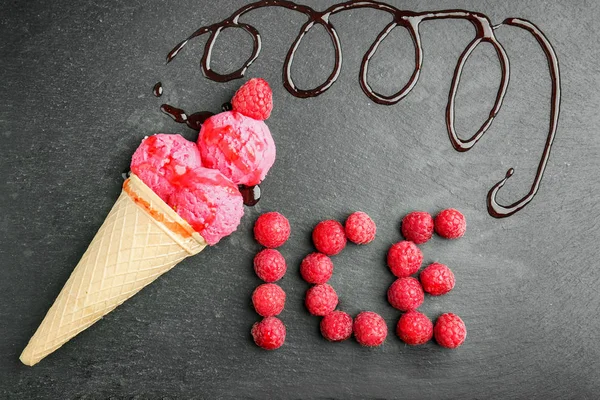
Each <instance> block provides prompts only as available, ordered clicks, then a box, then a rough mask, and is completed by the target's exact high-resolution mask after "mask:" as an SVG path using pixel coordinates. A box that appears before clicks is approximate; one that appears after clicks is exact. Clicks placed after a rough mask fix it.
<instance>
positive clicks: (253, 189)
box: [238, 185, 261, 207]
mask: <svg viewBox="0 0 600 400" xmlns="http://www.w3.org/2000/svg"><path fill="white" fill-rule="evenodd" d="M238 188H239V189H240V193H241V194H242V198H243V199H244V204H245V205H247V206H250V207H252V206H254V205H255V204H256V203H258V201H259V200H260V196H261V189H260V185H255V186H246V185H239V186H238Z"/></svg>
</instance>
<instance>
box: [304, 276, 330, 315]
mask: <svg viewBox="0 0 600 400" xmlns="http://www.w3.org/2000/svg"><path fill="white" fill-rule="evenodd" d="M305 304H306V308H307V309H308V312H309V313H311V314H312V315H317V316H320V317H322V316H324V315H327V314H329V313H330V312H332V311H333V310H335V307H336V306H337V304H338V296H337V293H336V292H335V290H334V289H333V288H332V287H331V286H330V285H328V284H326V283H324V284H322V285H315V286H313V287H311V288H310V289H308V290H307V291H306V299H305Z"/></svg>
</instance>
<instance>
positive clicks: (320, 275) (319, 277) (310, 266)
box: [300, 253, 333, 284]
mask: <svg viewBox="0 0 600 400" xmlns="http://www.w3.org/2000/svg"><path fill="white" fill-rule="evenodd" d="M331 274H333V263H332V262H331V258H329V257H327V256H326V255H325V254H321V253H310V254H309V255H307V256H306V257H304V260H302V263H301V264H300V275H302V279H304V280H305V281H306V282H308V283H314V284H322V283H325V282H327V281H328V280H329V278H331Z"/></svg>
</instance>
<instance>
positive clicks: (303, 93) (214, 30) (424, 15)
mask: <svg viewBox="0 0 600 400" xmlns="http://www.w3.org/2000/svg"><path fill="white" fill-rule="evenodd" d="M263 7H282V8H286V9H289V10H293V11H296V12H300V13H302V14H304V15H305V16H306V17H307V18H308V20H307V21H306V22H305V23H304V24H303V25H302V28H301V29H300V32H299V34H298V36H297V37H296V39H295V40H294V42H293V43H292V45H291V47H290V49H289V50H288V52H287V54H286V58H285V62H284V64H283V84H284V86H285V88H286V89H287V90H288V91H289V92H290V93H291V94H292V95H294V96H296V97H302V98H305V97H315V96H318V95H320V94H322V93H323V92H325V91H326V90H328V89H329V88H330V87H331V86H332V85H333V84H334V83H335V81H336V80H337V79H338V77H339V75H340V71H341V68H342V47H341V44H340V39H339V37H338V34H337V32H336V30H335V28H334V26H333V25H332V23H331V22H330V17H331V16H332V15H334V14H336V13H339V12H342V11H345V10H351V9H358V8H370V9H374V10H379V11H382V12H386V13H388V14H390V15H391V16H392V17H393V20H392V22H391V23H389V24H388V25H387V26H386V27H385V28H384V29H383V31H381V32H380V33H379V35H378V36H377V38H376V39H375V41H374V42H373V44H371V46H370V47H369V50H368V51H367V52H366V53H365V55H364V56H363V59H362V63H361V66H360V74H359V81H360V86H361V88H362V90H363V92H364V93H365V94H366V95H367V96H368V97H369V98H370V99H371V100H373V101H374V102H376V103H379V104H385V105H391V104H395V103H397V102H399V101H400V100H402V99H403V98H405V97H406V96H407V95H408V94H409V93H410V91H411V90H412V89H413V88H414V87H415V85H416V84H417V81H418V79H419V75H420V71H421V69H422V65H423V47H422V44H421V38H420V35H419V26H420V24H421V22H423V21H429V20H438V19H464V20H467V21H469V22H470V23H471V24H472V25H473V26H474V28H475V38H474V39H473V40H472V41H471V42H470V43H469V44H468V45H467V47H466V48H465V50H464V51H463V52H462V54H461V55H460V57H459V59H458V61H457V64H456V67H455V70H454V75H453V77H452V84H451V86H450V92H449V94H448V103H447V106H446V125H447V129H448V136H449V138H450V142H451V143H452V146H453V147H454V148H455V149H456V150H458V151H461V152H463V151H468V150H470V149H471V148H472V147H473V146H474V145H475V143H477V141H478V140H479V139H481V138H482V137H483V135H484V134H485V132H486V131H487V130H488V129H489V128H490V126H491V125H492V122H493V121H494V118H495V117H496V115H497V114H498V113H499V112H500V108H501V107H502V102H503V100H504V96H505V95H506V92H507V89H508V83H509V77H510V65H509V60H508V56H507V54H506V51H505V50H504V47H503V46H502V45H501V44H500V42H498V40H497V39H496V36H495V35H494V30H495V29H497V28H499V27H501V26H502V25H510V26H515V27H517V28H520V29H524V30H526V31H528V32H529V33H530V34H531V35H532V36H533V37H535V39H536V40H537V42H538V44H539V45H540V47H541V48H542V50H544V53H545V54H546V59H547V60H548V66H549V68H550V78H551V80H552V98H551V111H550V129H549V132H548V137H547V139H546V146H545V148H544V151H543V153H542V157H541V160H540V163H539V165H538V169H537V173H536V176H535V179H534V182H533V184H532V186H531V190H530V191H529V193H528V194H527V195H526V196H525V197H523V198H522V199H520V200H518V201H516V202H514V203H513V204H511V205H509V206H503V205H501V204H499V203H498V201H497V199H496V196H497V194H498V191H499V190H500V189H501V188H502V186H504V184H505V183H506V180H507V179H508V178H509V177H510V176H512V174H513V172H514V170H513V169H512V168H511V169H510V170H509V171H508V172H507V174H506V176H505V178H504V179H502V180H501V181H500V182H498V183H497V184H496V185H494V186H493V187H492V188H491V189H490V191H489V192H488V198H487V205H488V212H489V213H490V215H492V216H493V217H496V218H503V217H508V216H510V215H512V214H514V213H516V212H517V211H519V210H520V209H522V208H523V207H525V206H526V205H527V204H528V203H529V202H530V201H531V200H532V199H533V197H534V196H535V195H536V193H537V191H538V189H539V186H540V182H541V179H542V176H543V174H544V170H545V169H546V165H547V163H548V159H549V157H550V150H551V147H552V142H553V141H554V137H555V135H556V128H557V125H558V116H559V110H560V71H559V67H558V58H557V57H556V53H555V52H554V49H553V48H552V45H551V44H550V42H549V41H548V39H547V38H546V36H544V34H543V33H542V31H541V30H540V29H539V28H538V27H537V26H535V25H534V24H533V23H531V22H529V21H527V20H524V19H519V18H509V19H506V20H505V21H504V22H503V23H502V24H500V25H498V26H494V27H493V26H492V24H491V22H490V19H489V18H488V17H487V16H485V15H484V14H481V13H477V12H471V11H466V10H440V11H425V12H418V13H417V12H413V11H407V10H399V9H397V8H396V7H393V6H391V5H389V4H385V3H381V2H378V1H373V0H365V1H347V2H343V3H339V4H334V5H332V6H331V7H329V8H328V9H327V10H325V11H323V12H317V11H315V10H313V9H312V8H310V7H308V6H304V5H299V4H296V3H294V2H292V1H287V0H262V1H257V2H255V3H250V4H247V5H245V6H243V7H242V8H240V9H239V10H237V11H236V12H234V13H233V15H231V16H230V17H229V18H227V19H225V20H223V21H221V22H220V23H216V24H213V25H209V26H203V27H201V28H199V29H197V30H196V31H195V32H194V33H192V34H191V35H190V36H188V38H187V39H185V40H183V41H182V42H180V43H179V44H177V46H175V47H174V48H173V49H172V50H171V51H170V52H169V54H168V55H167V63H169V62H171V61H172V60H173V59H174V58H175V57H176V56H177V54H179V52H180V51H181V50H182V49H183V48H184V47H185V45H186V44H187V43H188V42H189V41H190V40H192V39H194V38H196V37H198V36H201V35H204V34H205V33H210V37H209V39H208V41H207V42H206V45H205V47H204V53H203V55H202V59H201V62H200V64H201V67H202V70H203V73H204V75H205V76H206V77H207V78H209V79H212V80H213V81H218V82H225V81H229V80H232V79H237V78H241V77H243V76H244V74H245V72H246V70H247V69H248V68H249V67H250V65H251V64H252V63H253V62H254V60H256V58H257V57H258V55H259V53H260V49H261V37H260V34H259V32H258V31H257V30H256V29H255V28H254V27H253V26H251V25H248V24H244V23H240V22H239V19H240V17H241V16H243V15H244V14H246V13H247V12H249V11H252V10H256V9H259V8H263ZM317 24H318V25H321V26H322V27H323V28H324V29H325V31H326V32H327V34H328V35H329V38H330V39H331V43H332V46H333V49H334V55H335V63H334V67H333V70H332V71H331V74H330V75H329V76H328V77H327V79H326V80H325V81H324V82H323V83H321V84H320V85H318V86H317V87H315V88H313V89H299V88H297V87H296V85H295V83H294V80H293V79H292V72H291V70H292V63H293V61H294V55H295V53H296V51H297V50H298V47H299V45H300V43H301V42H302V39H303V38H304V36H305V35H306V34H307V33H308V32H309V31H310V30H311V29H312V28H313V27H314V26H315V25H317ZM398 26H402V27H404V28H406V29H407V30H408V31H409V33H410V35H411V38H412V41H413V45H414V47H415V68H414V70H413V73H412V75H411V77H410V79H409V80H408V82H407V83H406V84H405V85H404V87H403V88H402V89H400V90H399V91H398V92H396V93H394V94H393V95H391V96H385V95H382V94H380V93H377V92H375V91H374V90H373V88H372V87H371V86H370V85H369V83H368V77H367V75H368V70H369V62H370V60H371V58H372V57H373V56H374V55H375V53H376V52H377V49H378V47H379V45H380V44H381V43H382V42H383V41H384V40H385V39H386V37H387V36H388V35H389V34H390V32H392V31H393V30H394V29H395V28H397V27H398ZM226 28H241V29H244V30H245V31H246V32H248V33H249V34H250V35H251V36H252V39H253V42H254V46H253V51H252V54H251V56H250V57H249V58H248V59H247V60H246V62H245V63H244V64H243V66H242V67H241V68H239V69H238V70H236V71H234V72H232V73H229V74H219V73H217V72H215V71H213V70H212V69H211V67H210V62H211V55H212V51H213V48H214V44H215V41H216V39H217V37H218V36H219V34H220V33H221V32H222V31H223V30H224V29H226ZM481 43H490V44H491V45H492V46H493V47H494V49H495V51H496V55H497V57H498V60H499V62H500V67H501V70H502V76H501V79H500V85H499V87H498V92H497V94H496V99H495V101H494V105H493V107H492V109H491V110H490V113H489V116H488V118H487V119H486V120H485V122H484V123H483V124H482V125H481V126H480V127H479V129H478V130H477V131H476V132H475V134H474V135H473V136H471V137H470V138H468V139H466V140H463V139H461V138H460V137H459V136H458V134H457V133H456V128H455V121H454V119H455V102H456V94H457V92H458V86H459V84H460V79H461V76H462V73H463V69H464V66H465V63H466V62H467V60H468V58H469V57H470V56H471V54H472V53H473V51H474V50H475V49H476V48H477V46H478V45H479V44H481ZM161 109H162V111H163V112H165V113H166V114H168V115H170V116H171V117H172V118H173V119H175V120H176V121H178V122H182V123H186V122H188V121H187V116H186V114H185V113H184V112H183V110H180V109H177V108H175V107H172V106H169V105H163V106H162V107H161ZM200 119H201V118H198V122H199V120H200ZM188 125H189V124H188ZM192 125H194V127H197V124H192Z"/></svg>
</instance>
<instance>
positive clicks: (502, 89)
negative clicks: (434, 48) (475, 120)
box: [446, 37, 510, 152]
mask: <svg viewBox="0 0 600 400" xmlns="http://www.w3.org/2000/svg"><path fill="white" fill-rule="evenodd" d="M484 42H487V43H491V44H492V46H494V50H496V55H497V56H498V60H499V61H500V68H501V70H502V77H501V78H500V86H499V87H498V93H497V94H496V100H494V106H493V107H492V109H491V110H490V114H489V116H488V118H487V119H486V120H485V122H484V123H483V124H482V125H481V126H480V127H479V129H478V130H477V132H475V134H474V135H473V136H471V137H470V138H469V139H466V140H463V139H461V138H460V137H458V134H457V133H456V127H455V125H454V116H455V113H456V109H455V103H456V94H457V93H458V85H459V83H460V78H461V76H462V73H463V68H464V66H465V64H466V62H467V60H468V59H469V57H470V56H471V54H473V51H474V50H475V48H477V46H479V45H480V44H481V43H484ZM509 76H510V64H509V62H508V56H507V55H506V51H505V50H504V47H502V45H500V43H498V41H496V39H495V38H492V39H485V38H480V37H478V38H475V39H474V40H472V41H471V43H469V44H468V45H467V47H466V48H465V50H464V51H463V52H462V54H461V55H460V57H459V58H458V62H457V63H456V68H455V70H454V76H453V77H452V85H451V86H450V93H449V94H448V104H447V105H446V126H447V128H448V135H449V136H450V142H452V146H453V147H454V149H456V150H457V151H460V152H463V151H469V150H470V149H471V148H472V147H473V146H474V145H475V143H477V141H478V140H479V139H481V137H482V136H483V135H484V134H485V132H487V130H488V129H489V128H490V126H491V125H492V122H493V121H494V118H496V115H497V114H498V112H499V111H500V108H501V107H502V101H503V100H504V96H505V95H506V91H507V90H508V81H509Z"/></svg>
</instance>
